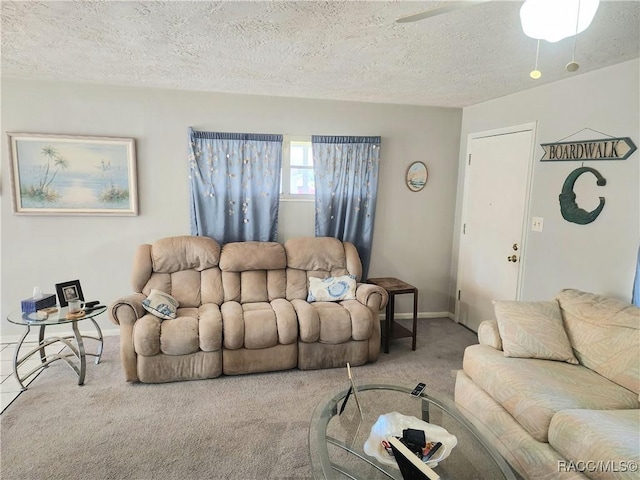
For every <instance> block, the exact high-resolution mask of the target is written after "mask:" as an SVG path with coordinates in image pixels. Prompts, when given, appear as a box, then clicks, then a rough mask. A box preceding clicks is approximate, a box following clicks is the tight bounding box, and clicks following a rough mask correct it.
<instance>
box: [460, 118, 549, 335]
mask: <svg viewBox="0 0 640 480" xmlns="http://www.w3.org/2000/svg"><path fill="white" fill-rule="evenodd" d="M525 131H531V132H532V135H531V145H530V149H529V160H528V165H527V181H526V187H525V189H526V191H525V206H524V216H523V219H522V226H521V228H522V246H521V253H520V258H522V253H525V252H526V251H527V244H528V239H529V219H530V218H531V199H532V186H533V165H534V158H535V149H536V142H537V138H538V122H537V121H536V122H529V123H523V124H519V125H513V126H509V127H502V128H496V129H492V130H484V131H480V132H473V133H469V134H468V135H467V144H466V148H465V155H464V183H463V190H462V210H461V212H460V226H459V232H458V253H457V257H458V264H457V265H456V284H455V290H454V292H453V293H454V298H455V302H454V303H455V311H454V320H455V322H456V323H460V318H459V315H460V308H459V300H458V290H459V288H460V273H461V271H460V268H461V266H460V258H461V255H460V249H461V246H462V238H463V235H464V233H463V228H464V224H465V219H466V214H467V202H468V198H467V190H468V188H467V187H468V183H469V169H468V166H469V162H468V159H469V155H470V154H471V152H470V150H471V144H472V142H473V140H476V139H480V138H486V137H497V136H500V135H509V134H513V133H519V132H525ZM525 260H526V257H525ZM525 269H526V261H525V262H520V268H519V269H518V279H517V282H518V285H517V288H516V300H519V299H520V298H521V296H522V283H523V279H524V273H525Z"/></svg>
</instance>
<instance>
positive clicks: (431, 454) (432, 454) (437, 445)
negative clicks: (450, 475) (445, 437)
mask: <svg viewBox="0 0 640 480" xmlns="http://www.w3.org/2000/svg"><path fill="white" fill-rule="evenodd" d="M441 446H442V443H441V442H438V443H436V444H435V445H434V446H433V447H431V450H429V451H428V452H427V454H426V455H425V456H424V457H422V461H423V462H426V461H427V460H429V459H430V458H431V457H433V456H434V455H435V453H436V452H437V451H438V450H439V449H440V447H441Z"/></svg>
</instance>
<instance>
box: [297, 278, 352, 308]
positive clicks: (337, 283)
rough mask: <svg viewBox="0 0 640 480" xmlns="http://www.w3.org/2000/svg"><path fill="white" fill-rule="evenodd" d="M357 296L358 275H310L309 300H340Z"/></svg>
mask: <svg viewBox="0 0 640 480" xmlns="http://www.w3.org/2000/svg"><path fill="white" fill-rule="evenodd" d="M355 298H356V277H355V276H353V275H343V276H341V277H327V278H316V277H309V294H308V295H307V302H310V303H311V302H339V301H341V300H354V299H355Z"/></svg>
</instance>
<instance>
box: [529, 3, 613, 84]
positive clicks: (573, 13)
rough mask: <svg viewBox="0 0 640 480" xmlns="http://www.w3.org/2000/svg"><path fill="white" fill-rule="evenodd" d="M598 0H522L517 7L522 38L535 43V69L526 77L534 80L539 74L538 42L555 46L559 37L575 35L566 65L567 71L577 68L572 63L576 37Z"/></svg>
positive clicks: (593, 13)
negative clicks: (520, 4)
mask: <svg viewBox="0 0 640 480" xmlns="http://www.w3.org/2000/svg"><path fill="white" fill-rule="evenodd" d="M599 5H600V0H561V1H560V0H526V1H525V2H524V4H523V5H522V7H521V8H520V21H521V22H522V31H523V32H524V34H525V35H527V36H528V37H531V38H535V39H536V40H538V47H537V49H536V66H535V69H534V70H533V71H532V72H531V73H530V74H529V76H530V77H531V78H533V79H534V80H537V79H539V78H540V77H541V76H542V73H541V72H540V71H539V70H538V54H539V52H540V40H546V41H547V42H550V43H555V42H558V41H560V40H562V39H563V38H567V37H571V36H572V35H573V36H575V37H576V38H574V43H573V58H572V59H571V62H569V63H568V64H567V65H566V67H565V68H566V69H567V71H568V72H575V71H576V70H578V68H580V65H579V64H578V62H576V44H577V42H578V40H577V35H578V34H579V33H580V32H584V31H585V30H586V29H587V27H589V25H591V22H592V21H593V17H594V16H595V14H596V11H597V10H598V6H599Z"/></svg>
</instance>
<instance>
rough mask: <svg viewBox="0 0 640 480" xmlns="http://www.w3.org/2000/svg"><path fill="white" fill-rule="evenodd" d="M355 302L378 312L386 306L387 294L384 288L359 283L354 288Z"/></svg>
mask: <svg viewBox="0 0 640 480" xmlns="http://www.w3.org/2000/svg"><path fill="white" fill-rule="evenodd" d="M356 300H358V301H359V302H360V303H362V304H364V305H366V306H367V307H369V308H370V309H372V310H373V311H375V312H379V311H380V310H382V309H383V308H384V307H386V306H387V302H388V301H389V294H388V293H387V291H386V290H385V289H384V288H382V287H380V286H378V285H373V284H371V283H359V284H358V286H357V288H356Z"/></svg>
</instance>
